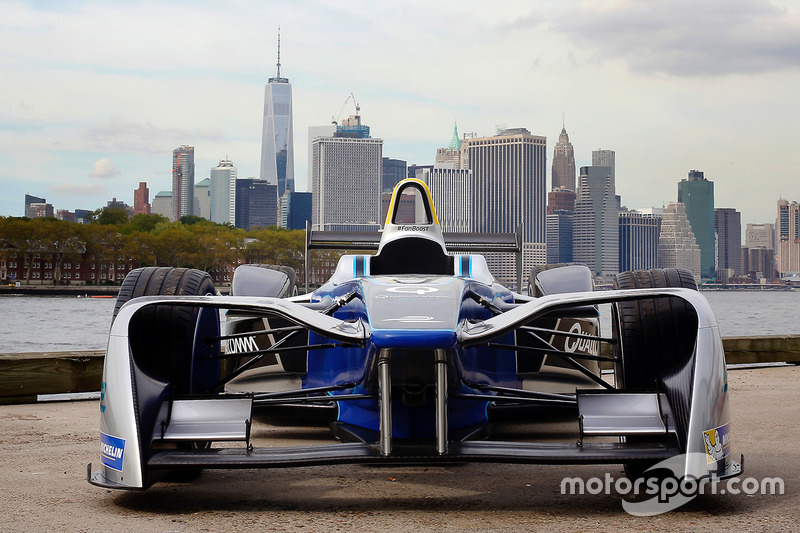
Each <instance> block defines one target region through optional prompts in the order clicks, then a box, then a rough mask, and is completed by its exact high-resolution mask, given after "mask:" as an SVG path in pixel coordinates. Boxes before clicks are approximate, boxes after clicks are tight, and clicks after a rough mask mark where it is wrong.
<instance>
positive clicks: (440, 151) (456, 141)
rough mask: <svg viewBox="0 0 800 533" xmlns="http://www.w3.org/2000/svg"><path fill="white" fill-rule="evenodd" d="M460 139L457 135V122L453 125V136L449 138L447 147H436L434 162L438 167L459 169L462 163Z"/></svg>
mask: <svg viewBox="0 0 800 533" xmlns="http://www.w3.org/2000/svg"><path fill="white" fill-rule="evenodd" d="M461 144H462V143H461V139H460V138H459V137H458V124H454V125H453V137H452V138H451V139H450V144H449V145H448V146H447V148H437V149H436V158H435V159H434V161H433V162H434V164H435V165H437V167H438V168H453V169H455V170H459V169H461V168H462V167H463V166H465V165H462V162H463V161H462V151H461Z"/></svg>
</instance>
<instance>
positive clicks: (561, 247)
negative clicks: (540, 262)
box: [547, 209, 575, 263]
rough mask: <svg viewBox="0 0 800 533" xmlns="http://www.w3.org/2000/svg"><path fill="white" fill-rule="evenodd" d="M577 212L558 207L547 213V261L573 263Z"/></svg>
mask: <svg viewBox="0 0 800 533" xmlns="http://www.w3.org/2000/svg"><path fill="white" fill-rule="evenodd" d="M574 221H575V213H574V212H573V211H571V210H570V211H567V210H564V209H557V210H555V211H553V212H552V213H548V214H547V262H548V263H571V262H572V260H573V254H572V239H573V232H574Z"/></svg>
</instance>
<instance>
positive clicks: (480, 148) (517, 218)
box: [463, 128, 547, 284]
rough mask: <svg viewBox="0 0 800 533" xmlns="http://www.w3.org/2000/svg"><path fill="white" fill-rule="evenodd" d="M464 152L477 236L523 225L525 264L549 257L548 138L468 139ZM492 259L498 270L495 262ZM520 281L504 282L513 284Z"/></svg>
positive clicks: (518, 133)
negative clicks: (546, 245)
mask: <svg viewBox="0 0 800 533" xmlns="http://www.w3.org/2000/svg"><path fill="white" fill-rule="evenodd" d="M463 149H464V150H465V151H466V155H465V159H466V160H467V161H469V169H470V170H471V171H472V197H473V207H472V209H473V228H474V231H476V232H478V233H513V232H515V231H516V230H517V228H518V227H519V226H520V225H522V242H523V265H532V264H533V261H534V259H533V255H532V254H538V253H539V252H540V251H541V252H542V254H544V248H545V242H546V235H545V233H546V224H545V197H546V192H547V138H546V137H542V136H538V135H531V132H530V131H528V130H527V129H525V128H514V129H506V130H502V131H500V132H498V135H495V136H493V137H475V138H468V139H466V140H465V141H464V146H463ZM534 243H535V244H536V245H537V246H535V247H534V246H528V245H532V244H534ZM526 251H527V254H526ZM487 260H488V261H489V268H490V269H491V268H493V266H492V261H493V258H492V257H491V256H488V257H487ZM524 268H526V269H527V266H524ZM493 273H495V275H497V276H498V277H500V276H499V275H498V274H497V272H496V271H494V270H493ZM514 278H515V276H512V279H501V281H502V282H505V283H509V284H512V283H515V279H514Z"/></svg>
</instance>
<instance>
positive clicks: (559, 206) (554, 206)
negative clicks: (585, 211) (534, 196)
mask: <svg viewBox="0 0 800 533" xmlns="http://www.w3.org/2000/svg"><path fill="white" fill-rule="evenodd" d="M556 211H575V191H572V190H569V189H564V188H563V187H559V188H558V189H554V190H552V191H550V192H549V193H547V214H548V215H552V214H553V213H555V212H556Z"/></svg>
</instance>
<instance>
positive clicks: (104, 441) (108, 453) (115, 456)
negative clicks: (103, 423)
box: [100, 432, 125, 472]
mask: <svg viewBox="0 0 800 533" xmlns="http://www.w3.org/2000/svg"><path fill="white" fill-rule="evenodd" d="M100 456H101V462H102V463H103V465H105V466H107V467H109V468H111V469H113V470H116V471H117V472H122V458H123V457H124V456H125V439H121V438H119V437H114V436H113V435H107V434H105V433H103V432H100Z"/></svg>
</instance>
